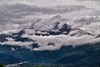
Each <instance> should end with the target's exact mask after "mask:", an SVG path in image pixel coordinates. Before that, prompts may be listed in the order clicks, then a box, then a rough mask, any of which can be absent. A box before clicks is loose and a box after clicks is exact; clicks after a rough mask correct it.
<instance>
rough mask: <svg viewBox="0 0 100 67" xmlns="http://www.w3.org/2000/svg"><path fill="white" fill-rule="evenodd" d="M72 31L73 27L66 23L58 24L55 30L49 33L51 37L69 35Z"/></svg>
mask: <svg viewBox="0 0 100 67" xmlns="http://www.w3.org/2000/svg"><path fill="white" fill-rule="evenodd" d="M70 31H71V27H70V26H68V25H67V24H66V23H64V24H60V23H56V25H55V26H54V28H53V29H51V30H50V31H49V33H50V34H51V35H59V34H68V33H69V32H70Z"/></svg>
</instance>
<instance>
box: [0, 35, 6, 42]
mask: <svg viewBox="0 0 100 67" xmlns="http://www.w3.org/2000/svg"><path fill="white" fill-rule="evenodd" d="M4 41H7V40H6V36H5V35H4V34H0V42H4Z"/></svg>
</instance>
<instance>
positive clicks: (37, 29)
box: [0, 0, 100, 50]
mask: <svg viewBox="0 0 100 67" xmlns="http://www.w3.org/2000/svg"><path fill="white" fill-rule="evenodd" d="M74 1H75V2H73V1H72V0H70V1H69V0H66V1H65V0H55V1H53V0H51V1H50V0H41V1H38V0H33V1H31V0H29V1H28V0H24V1H20V0H18V1H17V0H16V1H14V2H13V0H9V1H6V0H4V1H2V0H1V3H0V4H1V5H0V44H1V45H6V44H8V45H15V46H16V45H17V46H21V47H26V48H28V49H31V50H56V49H60V48H61V47H62V46H68V45H73V46H75V45H83V44H87V43H96V42H100V37H99V36H100V30H99V29H100V10H99V9H97V8H94V6H97V7H99V6H100V5H99V4H97V3H96V2H94V1H80V0H79V1H78V0H77V1H76V0H74ZM34 2H36V3H34ZM68 2H69V3H68ZM87 2H88V4H87ZM37 3H38V4H37ZM44 3H49V5H47V4H44ZM67 3H68V4H67Z"/></svg>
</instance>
